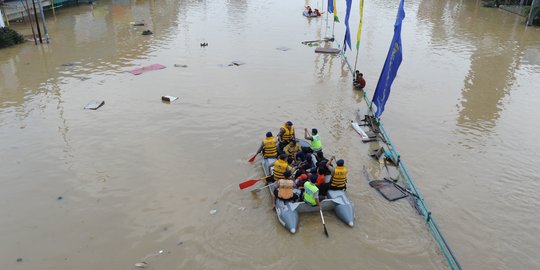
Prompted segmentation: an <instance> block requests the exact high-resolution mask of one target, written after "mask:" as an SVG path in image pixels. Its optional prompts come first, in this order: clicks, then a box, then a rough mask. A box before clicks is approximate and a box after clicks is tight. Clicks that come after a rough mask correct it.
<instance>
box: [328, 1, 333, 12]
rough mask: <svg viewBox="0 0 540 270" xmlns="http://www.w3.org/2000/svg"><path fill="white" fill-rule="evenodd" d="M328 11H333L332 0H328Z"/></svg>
mask: <svg viewBox="0 0 540 270" xmlns="http://www.w3.org/2000/svg"><path fill="white" fill-rule="evenodd" d="M328 12H330V13H334V0H328Z"/></svg>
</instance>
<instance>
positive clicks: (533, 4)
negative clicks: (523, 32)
mask: <svg viewBox="0 0 540 270" xmlns="http://www.w3.org/2000/svg"><path fill="white" fill-rule="evenodd" d="M536 2H537V0H533V1H532V3H531V11H529V18H528V19H527V25H528V26H531V25H532V23H533V18H534V11H535V8H534V7H535V6H536Z"/></svg>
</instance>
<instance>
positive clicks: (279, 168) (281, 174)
mask: <svg viewBox="0 0 540 270" xmlns="http://www.w3.org/2000/svg"><path fill="white" fill-rule="evenodd" d="M289 169H291V167H290V166H289V163H288V162H287V155H285V154H281V155H279V158H278V160H276V162H274V173H273V174H272V176H271V177H269V178H268V182H274V181H277V180H280V179H284V178H285V172H286V171H287V170H289Z"/></svg>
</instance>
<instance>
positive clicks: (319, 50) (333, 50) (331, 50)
mask: <svg viewBox="0 0 540 270" xmlns="http://www.w3.org/2000/svg"><path fill="white" fill-rule="evenodd" d="M340 51H341V50H340V49H336V48H321V47H319V48H317V49H315V52H316V53H330V54H337V53H339V52H340Z"/></svg>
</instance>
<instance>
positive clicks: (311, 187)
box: [303, 174, 320, 206]
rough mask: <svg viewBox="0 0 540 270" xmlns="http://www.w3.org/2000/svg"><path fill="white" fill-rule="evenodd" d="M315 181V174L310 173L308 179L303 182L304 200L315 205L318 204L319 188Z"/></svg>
mask: <svg viewBox="0 0 540 270" xmlns="http://www.w3.org/2000/svg"><path fill="white" fill-rule="evenodd" d="M316 181H317V175H316V174H312V175H311V177H310V178H309V181H306V182H305V183H304V196H303V197H304V201H305V202H306V203H307V204H309V205H311V206H316V205H319V203H320V202H319V188H317V186H316V185H315V182H316Z"/></svg>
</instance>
